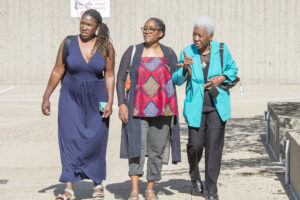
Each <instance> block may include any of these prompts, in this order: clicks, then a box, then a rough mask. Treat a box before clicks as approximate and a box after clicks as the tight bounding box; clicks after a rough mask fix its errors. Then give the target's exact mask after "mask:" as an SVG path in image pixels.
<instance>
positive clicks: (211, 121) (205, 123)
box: [187, 106, 226, 192]
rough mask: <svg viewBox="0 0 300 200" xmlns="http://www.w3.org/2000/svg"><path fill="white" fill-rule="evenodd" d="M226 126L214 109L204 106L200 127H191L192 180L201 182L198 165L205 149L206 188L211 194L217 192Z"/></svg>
mask: <svg viewBox="0 0 300 200" xmlns="http://www.w3.org/2000/svg"><path fill="white" fill-rule="evenodd" d="M225 124H226V122H223V121H222V120H221V118H220V116H219V114H218V112H217V111H216V109H215V108H214V107H212V106H208V107H206V106H203V112H202V117H201V125H200V127H199V128H195V127H189V138H188V143H187V154H188V161H189V165H190V171H189V173H190V177H191V180H192V181H195V180H201V179H200V173H199V168H198V165H199V162H200V160H201V157H202V153H203V148H205V187H206V189H207V190H208V191H211V192H217V180H218V176H219V173H220V168H221V160H222V151H223V146H224V133H225Z"/></svg>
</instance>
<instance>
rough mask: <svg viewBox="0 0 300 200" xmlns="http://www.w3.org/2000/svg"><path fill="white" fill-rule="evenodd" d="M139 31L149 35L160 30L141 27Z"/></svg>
mask: <svg viewBox="0 0 300 200" xmlns="http://www.w3.org/2000/svg"><path fill="white" fill-rule="evenodd" d="M141 30H142V32H146V31H148V32H149V33H153V32H154V31H156V30H158V31H159V30H160V29H158V28H153V27H149V28H148V27H141Z"/></svg>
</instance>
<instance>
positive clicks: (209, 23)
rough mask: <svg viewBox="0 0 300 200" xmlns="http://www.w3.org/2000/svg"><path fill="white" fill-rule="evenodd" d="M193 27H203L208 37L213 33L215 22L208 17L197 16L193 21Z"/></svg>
mask: <svg viewBox="0 0 300 200" xmlns="http://www.w3.org/2000/svg"><path fill="white" fill-rule="evenodd" d="M194 27H205V28H206V29H207V32H208V34H209V35H210V34H214V32H215V22H214V20H213V19H212V18H211V17H210V16H208V15H201V16H199V17H198V18H197V19H196V21H195V24H194Z"/></svg>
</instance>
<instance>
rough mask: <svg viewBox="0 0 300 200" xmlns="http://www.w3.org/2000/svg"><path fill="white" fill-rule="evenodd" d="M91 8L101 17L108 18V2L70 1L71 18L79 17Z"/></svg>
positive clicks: (91, 0) (107, 0)
mask: <svg viewBox="0 0 300 200" xmlns="http://www.w3.org/2000/svg"><path fill="white" fill-rule="evenodd" d="M91 8H92V9H95V10H97V11H98V12H100V14H101V16H102V17H109V16H110V0H71V17H81V15H82V14H83V13H84V11H86V10H88V9H91Z"/></svg>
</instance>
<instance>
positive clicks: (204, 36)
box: [193, 33, 208, 39]
mask: <svg viewBox="0 0 300 200" xmlns="http://www.w3.org/2000/svg"><path fill="white" fill-rule="evenodd" d="M207 36H208V35H200V34H197V33H193V38H197V37H199V38H200V39H202V38H206V37H207Z"/></svg>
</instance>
